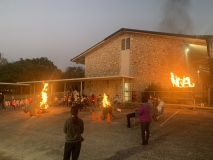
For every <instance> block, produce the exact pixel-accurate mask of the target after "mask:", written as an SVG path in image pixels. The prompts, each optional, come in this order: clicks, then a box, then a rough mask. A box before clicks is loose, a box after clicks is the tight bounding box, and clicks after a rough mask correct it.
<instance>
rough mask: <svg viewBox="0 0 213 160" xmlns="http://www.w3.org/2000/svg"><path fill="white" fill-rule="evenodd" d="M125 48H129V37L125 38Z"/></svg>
mask: <svg viewBox="0 0 213 160" xmlns="http://www.w3.org/2000/svg"><path fill="white" fill-rule="evenodd" d="M126 49H130V38H127V39H126Z"/></svg>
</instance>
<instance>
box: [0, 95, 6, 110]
mask: <svg viewBox="0 0 213 160" xmlns="http://www.w3.org/2000/svg"><path fill="white" fill-rule="evenodd" d="M0 104H1V105H2V108H3V109H4V108H5V106H4V95H3V94H2V93H0Z"/></svg>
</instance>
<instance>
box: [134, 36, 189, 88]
mask: <svg viewBox="0 0 213 160" xmlns="http://www.w3.org/2000/svg"><path fill="white" fill-rule="evenodd" d="M185 59H186V58H185V48H184V44H183V41H182V40H181V39H180V38H176V37H166V36H158V35H146V34H132V36H131V60H130V61H131V76H133V77H135V79H134V80H133V81H132V83H131V88H132V90H136V91H143V90H144V89H145V88H146V87H147V86H148V85H150V84H151V83H155V84H160V85H161V86H162V87H165V88H169V87H172V83H171V79H170V78H171V76H170V73H171V72H173V73H174V74H175V75H179V76H180V77H182V76H188V75H189V73H188V71H187V66H186V60H185Z"/></svg>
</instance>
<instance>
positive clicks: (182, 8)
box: [159, 0, 193, 34]
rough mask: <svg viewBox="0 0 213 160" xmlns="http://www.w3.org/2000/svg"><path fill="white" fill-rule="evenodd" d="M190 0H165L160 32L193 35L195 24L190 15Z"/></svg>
mask: <svg viewBox="0 0 213 160" xmlns="http://www.w3.org/2000/svg"><path fill="white" fill-rule="evenodd" d="M189 7H190V0H165V5H164V7H163V19H162V21H161V22H160V26H159V27H160V31H163V32H168V33H178V34H192V33H193V24H192V21H191V18H190V16H189V14H188V10H189Z"/></svg>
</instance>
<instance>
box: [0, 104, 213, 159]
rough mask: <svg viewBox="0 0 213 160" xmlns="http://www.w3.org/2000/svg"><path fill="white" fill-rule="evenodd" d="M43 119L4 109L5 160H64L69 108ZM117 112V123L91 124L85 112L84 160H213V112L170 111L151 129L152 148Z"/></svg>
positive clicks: (0, 143)
mask: <svg viewBox="0 0 213 160" xmlns="http://www.w3.org/2000/svg"><path fill="white" fill-rule="evenodd" d="M49 110H50V112H49V113H46V114H42V115H41V117H33V118H30V117H29V116H27V115H24V114H23V111H22V110H16V111H13V112H12V111H9V112H4V110H3V109H0V160H61V159H63V149H64V139H65V135H64V133H63V125H64V122H65V120H66V119H67V118H68V117H69V116H70V114H69V110H70V108H69V107H62V106H54V107H50V109H49ZM132 110H133V109H122V110H121V112H115V113H114V116H115V117H114V118H113V117H111V122H106V121H102V122H98V121H97V120H96V121H93V120H92V119H91V117H92V116H91V115H92V114H91V113H90V112H86V111H84V112H80V113H79V117H81V118H82V119H83V121H84V124H85V132H84V134H83V137H84V139H85V140H84V142H83V143H82V149H81V153H80V157H79V160H123V159H125V160H139V159H150V160H171V159H172V160H183V159H184V160H185V159H187V160H201V159H202V160H210V159H213V110H212V109H196V110H192V109H188V107H181V106H168V105H167V106H166V107H165V111H164V112H165V113H164V121H163V122H157V123H156V124H154V125H153V126H152V128H151V137H150V141H149V145H148V146H142V145H141V131H140V124H139V123H136V126H132V128H131V129H126V117H125V115H126V113H129V112H131V111H132Z"/></svg>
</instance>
